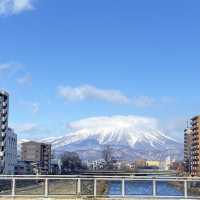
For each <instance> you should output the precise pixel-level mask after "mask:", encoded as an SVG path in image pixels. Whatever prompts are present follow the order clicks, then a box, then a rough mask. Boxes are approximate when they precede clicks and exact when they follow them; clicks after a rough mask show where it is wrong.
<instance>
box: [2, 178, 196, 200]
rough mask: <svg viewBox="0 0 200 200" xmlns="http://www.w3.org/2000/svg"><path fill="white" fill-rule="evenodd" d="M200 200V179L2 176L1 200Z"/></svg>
mask: <svg viewBox="0 0 200 200" xmlns="http://www.w3.org/2000/svg"><path fill="white" fill-rule="evenodd" d="M28 196H31V197H57V196H61V197H62V196H66V197H76V198H77V197H99V198H101V197H102V198H112V199H113V198H132V199H134V198H138V197H139V198H145V197H147V198H149V197H156V198H172V199H173V198H180V199H182V198H185V199H187V198H190V199H192V198H193V199H200V177H199V178H190V177H184V178H183V177H146V176H145V177H136V176H126V177H122V176H114V177H113V176H0V197H28Z"/></svg>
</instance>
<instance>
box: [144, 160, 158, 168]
mask: <svg viewBox="0 0 200 200" xmlns="http://www.w3.org/2000/svg"><path fill="white" fill-rule="evenodd" d="M146 166H147V167H158V168H159V166H160V162H159V161H156V160H147V161H146Z"/></svg>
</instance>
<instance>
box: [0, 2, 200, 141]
mask: <svg viewBox="0 0 200 200" xmlns="http://www.w3.org/2000/svg"><path fill="white" fill-rule="evenodd" d="M199 7H200V2H199V1H198V0H192V1H184V0H176V1H174V0H167V1H160V0H151V1H149V0H140V1H139V0H138V1H136V0H101V1H94V0H84V1H83V0H73V1H69V0H59V2H58V1H55V0H53V1H47V0H35V1H34V0H33V1H31V0H8V1H5V0H0V88H3V89H6V90H8V92H9V93H10V118H9V119H10V125H11V126H12V127H15V130H16V132H17V133H18V137H19V138H38V137H50V136H58V135H63V134H65V133H66V132H67V123H69V122H71V121H76V120H79V119H82V118H87V117H94V116H112V115H139V116H147V117H154V118H156V119H158V120H159V121H160V124H161V126H162V128H163V129H165V131H166V132H167V134H169V135H172V136H174V137H176V138H181V137H182V131H183V129H184V128H185V121H186V120H187V119H188V118H190V117H191V116H193V115H197V114H199V113H200V111H199V110H200V93H199V85H200V78H199V77H200V59H199V55H200V37H199V35H200V12H199Z"/></svg>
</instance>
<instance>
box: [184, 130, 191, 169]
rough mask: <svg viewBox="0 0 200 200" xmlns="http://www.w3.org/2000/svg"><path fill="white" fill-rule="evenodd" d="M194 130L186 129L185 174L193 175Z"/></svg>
mask: <svg viewBox="0 0 200 200" xmlns="http://www.w3.org/2000/svg"><path fill="white" fill-rule="evenodd" d="M191 150H192V129H191V128H186V129H185V131H184V166H185V172H188V173H191V158H192V155H191V153H192V151H191Z"/></svg>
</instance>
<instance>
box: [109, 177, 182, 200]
mask: <svg viewBox="0 0 200 200" xmlns="http://www.w3.org/2000/svg"><path fill="white" fill-rule="evenodd" d="M156 193H157V196H184V191H183V187H181V188H177V187H175V186H173V185H172V184H170V183H167V182H157V188H156ZM121 194H122V189H121V182H119V181H113V182H110V183H109V184H108V195H121ZM152 194H153V183H152V181H146V182H144V181H143V182H134V181H127V182H125V195H127V196H129V195H130V196H131V195H146V196H148V195H152Z"/></svg>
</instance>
